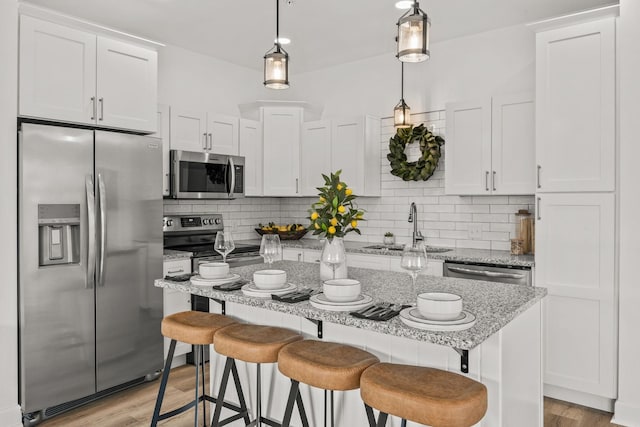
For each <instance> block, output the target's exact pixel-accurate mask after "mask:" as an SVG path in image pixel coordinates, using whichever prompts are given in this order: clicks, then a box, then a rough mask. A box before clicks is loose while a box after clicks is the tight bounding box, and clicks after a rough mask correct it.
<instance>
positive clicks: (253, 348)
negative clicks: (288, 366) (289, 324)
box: [214, 324, 302, 363]
mask: <svg viewBox="0 0 640 427" xmlns="http://www.w3.org/2000/svg"><path fill="white" fill-rule="evenodd" d="M300 340H302V335H300V334H298V333H297V332H295V331H292V330H289V329H285V328H278V327H275V326H263V325H247V324H236V325H232V326H229V327H228V328H224V329H222V330H221V331H220V332H218V333H217V334H216V342H215V344H214V346H215V350H216V353H218V354H221V355H223V356H227V357H231V358H233V359H237V360H242V361H244V362H250V363H275V362H277V361H278V353H279V352H280V350H281V349H282V347H284V346H286V345H287V344H291V343H292V342H295V341H300Z"/></svg>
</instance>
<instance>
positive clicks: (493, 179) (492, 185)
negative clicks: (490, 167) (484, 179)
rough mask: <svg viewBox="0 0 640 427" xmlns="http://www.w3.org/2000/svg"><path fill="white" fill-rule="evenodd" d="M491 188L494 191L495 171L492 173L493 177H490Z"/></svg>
mask: <svg viewBox="0 0 640 427" xmlns="http://www.w3.org/2000/svg"><path fill="white" fill-rule="evenodd" d="M491 188H493V191H496V171H493V176H492V177H491Z"/></svg>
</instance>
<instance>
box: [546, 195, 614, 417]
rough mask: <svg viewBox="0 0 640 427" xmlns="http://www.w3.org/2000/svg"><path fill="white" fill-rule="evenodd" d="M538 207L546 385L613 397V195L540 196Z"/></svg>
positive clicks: (566, 398) (568, 398) (567, 398)
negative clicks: (543, 296) (545, 292)
mask: <svg viewBox="0 0 640 427" xmlns="http://www.w3.org/2000/svg"><path fill="white" fill-rule="evenodd" d="M536 201H537V203H538V205H537V215H538V220H537V224H536V229H537V230H536V286H542V287H546V288H547V290H548V296H547V298H546V299H545V303H544V307H545V310H544V316H545V320H544V349H545V350H544V382H545V387H548V386H551V387H552V388H553V387H555V388H562V389H566V390H571V391H575V392H578V393H584V394H588V395H592V396H599V397H601V398H609V399H612V398H615V397H616V387H617V385H616V372H617V364H616V360H617V343H616V335H617V329H616V302H615V298H616V291H615V197H614V195H613V194H612V193H608V194H606V193H605V194H602V193H574V194H538V196H537V199H536ZM545 393H546V394H548V390H547V389H545ZM551 396H552V397H558V398H563V399H564V400H570V399H572V398H570V397H566V396H563V395H551ZM577 403H583V404H588V402H580V401H578V402H577ZM590 406H591V405H590Z"/></svg>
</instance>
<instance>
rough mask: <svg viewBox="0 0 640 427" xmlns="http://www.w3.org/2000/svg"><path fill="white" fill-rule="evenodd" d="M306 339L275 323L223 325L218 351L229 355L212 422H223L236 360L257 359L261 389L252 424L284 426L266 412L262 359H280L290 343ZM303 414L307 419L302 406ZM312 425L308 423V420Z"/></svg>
mask: <svg viewBox="0 0 640 427" xmlns="http://www.w3.org/2000/svg"><path fill="white" fill-rule="evenodd" d="M300 340H302V335H300V334H298V333H297V332H295V331H291V330H289V329H285V328H278V327H274V326H262V325H248V324H236V325H233V326H229V327H228V328H224V329H222V330H221V331H220V332H218V333H217V334H216V340H215V343H214V346H215V350H216V353H218V354H221V355H223V356H227V360H226V362H225V366H224V373H223V374H222V381H221V383H220V391H219V392H218V403H217V404H216V408H215V410H214V414H213V420H212V422H211V424H212V425H213V426H218V425H223V424H222V423H221V422H219V419H220V412H221V411H222V404H221V402H222V401H223V400H224V395H225V392H226V389H227V383H228V381H229V372H231V371H233V370H235V369H236V366H235V361H236V360H241V361H243V362H249V363H256V364H257V367H256V371H257V372H256V377H257V380H256V381H257V393H256V418H255V420H253V421H252V422H251V423H247V424H248V425H251V426H254V425H255V426H261V425H262V423H265V424H268V425H270V426H280V424H279V423H277V422H275V421H273V420H271V419H269V418H265V417H263V416H262V396H261V383H260V365H261V364H262V363H276V362H277V361H278V353H279V352H280V350H281V349H282V348H283V347H285V346H286V345H288V344H291V343H293V342H296V341H300ZM300 411H301V412H300V417H302V418H303V419H306V415H305V414H304V409H303V408H302V407H300ZM305 425H308V424H305Z"/></svg>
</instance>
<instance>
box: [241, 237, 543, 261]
mask: <svg viewBox="0 0 640 427" xmlns="http://www.w3.org/2000/svg"><path fill="white" fill-rule="evenodd" d="M248 242H250V243H253V244H258V245H259V244H260V240H258V239H256V240H246V241H243V243H248ZM374 245H375V243H366V242H365V243H361V242H344V246H345V249H346V250H347V252H348V253H349V252H350V253H360V254H370V255H388V256H402V251H390V250H387V249H367V248H365V246H374ZM282 246H283V247H285V248H301V249H317V250H321V249H322V243H321V242H320V241H319V240H316V239H300V240H283V241H282ZM427 256H428V258H429V259H439V260H443V261H462V262H476V263H483V264H499V265H517V266H522V267H533V266H534V264H535V261H534V256H533V255H511V253H510V252H509V251H490V250H486V249H464V248H451V250H450V251H447V252H440V253H437V252H436V253H428V254H427Z"/></svg>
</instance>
